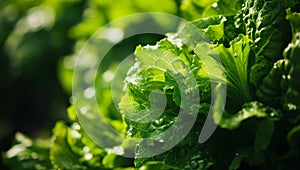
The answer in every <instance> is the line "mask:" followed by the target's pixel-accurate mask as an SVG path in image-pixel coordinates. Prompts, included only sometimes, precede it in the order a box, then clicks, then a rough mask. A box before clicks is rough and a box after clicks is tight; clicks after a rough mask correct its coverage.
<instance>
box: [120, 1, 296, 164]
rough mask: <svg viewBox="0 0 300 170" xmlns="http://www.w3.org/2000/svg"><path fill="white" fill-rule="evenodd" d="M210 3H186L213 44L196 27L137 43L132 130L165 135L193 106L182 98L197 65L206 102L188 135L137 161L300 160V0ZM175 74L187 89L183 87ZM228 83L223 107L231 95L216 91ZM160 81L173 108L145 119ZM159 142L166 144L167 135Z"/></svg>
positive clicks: (130, 96)
mask: <svg viewBox="0 0 300 170" xmlns="http://www.w3.org/2000/svg"><path fill="white" fill-rule="evenodd" d="M205 2H206V3H204V2H202V1H193V0H191V1H184V3H183V4H182V8H186V9H190V10H187V11H185V13H183V16H185V15H186V16H187V17H188V18H192V19H197V20H195V21H193V24H194V25H195V26H197V27H198V29H200V30H201V31H202V33H203V34H204V35H205V36H206V37H207V38H208V39H209V40H210V41H209V42H207V41H205V40H203V39H201V35H200V36H199V35H198V34H197V33H196V32H195V31H193V29H191V27H189V26H186V27H185V28H183V29H181V30H180V31H179V33H177V34H175V35H174V34H173V35H169V36H168V37H167V38H166V39H163V40H161V41H159V42H158V43H157V44H156V45H155V46H145V47H141V46H140V47H138V48H137V49H136V51H135V55H136V60H137V61H136V64H137V65H138V67H137V66H134V67H133V69H132V70H131V71H130V72H129V73H128V77H130V78H131V79H130V80H129V81H127V82H126V83H127V86H126V94H125V96H124V97H123V99H124V100H122V101H121V103H120V105H119V106H120V108H121V112H122V114H124V117H125V120H126V123H127V135H128V136H130V137H152V136H155V135H157V134H160V133H162V132H164V131H165V130H166V129H168V128H169V127H171V126H172V124H173V123H174V122H175V120H176V116H177V115H176V113H178V112H179V110H180V109H183V110H184V109H190V110H192V109H193V108H192V107H191V108H184V105H183V103H184V102H185V101H184V98H182V95H184V93H185V92H186V91H188V90H191V89H193V88H194V87H193V86H192V85H191V84H188V83H187V82H188V80H189V79H191V77H189V74H186V73H187V72H188V71H189V70H191V71H193V76H194V77H195V79H196V80H197V85H198V88H199V93H200V101H201V104H200V105H199V106H198V108H199V113H198V114H199V115H198V118H197V121H196V123H195V125H194V127H193V129H192V130H191V132H190V133H189V134H188V135H187V136H186V137H185V139H184V140H183V141H181V142H180V143H179V144H178V145H177V146H175V147H174V148H172V149H171V150H169V151H167V152H165V153H163V154H160V155H157V156H154V157H151V158H138V159H135V165H136V166H137V167H140V166H142V165H144V164H145V163H147V162H152V163H153V162H157V163H159V162H160V163H163V164H165V165H172V166H173V167H172V168H170V169H174V168H175V169H228V168H229V169H240V168H241V169H242V168H246V167H255V168H259V169H291V168H294V167H299V161H296V160H297V159H298V158H299V139H300V138H299V123H300V122H299V111H300V108H299V104H300V103H299V97H300V94H299V92H300V91H299V90H300V89H299V87H300V86H299V75H298V74H299V70H298V68H299V64H300V63H299V60H298V59H297V58H299V55H300V53H299V50H298V49H299V23H300V19H299V13H297V12H300V11H299V2H296V1H281V0H278V1H275V0H265V1H259V0H246V1H244V2H243V1H231V2H230V3H228V2H227V1H222V0H221V1H205ZM199 11H201V12H199ZM193 17H195V18H193ZM199 18H200V19H199ZM195 37H196V38H195ZM197 38H198V39H197ZM178 74H179V75H180V76H177V75H178ZM170 75H171V76H170ZM172 76H173V78H170V77H172ZM178 77H182V79H179V78H178ZM174 79H176V81H180V82H181V83H183V84H185V85H187V86H186V88H184V89H182V88H179V85H178V84H176V81H175V80H174ZM214 84H215V86H214ZM218 84H221V85H222V84H226V86H227V97H226V105H225V111H224V114H223V115H221V114H220V113H219V112H218V109H220V108H218V107H220V106H218V105H221V103H222V102H225V101H224V100H221V98H222V97H221V96H219V97H218V94H217V95H216V97H215V98H213V99H212V94H215V93H218V92H221V91H220V89H218ZM183 87H185V86H183ZM155 89H159V90H161V91H162V92H163V93H164V94H165V95H166V96H167V101H168V102H167V105H166V108H165V110H164V112H163V113H162V114H161V116H160V117H159V118H158V119H157V120H156V121H153V122H151V123H138V122H139V117H141V118H142V119H145V116H144V115H143V114H142V113H144V112H145V111H149V109H151V106H152V105H151V104H154V105H155V103H151V98H150V101H149V99H148V95H149V94H151V91H153V90H155ZM187 89H188V90H187ZM180 90H183V91H184V92H183V93H180ZM192 98H193V97H190V98H189V100H191V99H192ZM211 100H213V102H214V106H212V107H213V108H212V109H213V110H214V112H213V119H214V122H215V123H216V124H218V129H217V130H216V131H215V132H214V134H213V135H212V136H211V138H210V139H208V141H206V142H205V143H202V144H200V143H198V140H197V139H198V136H199V134H200V132H201V131H200V130H201V127H202V126H203V125H204V120H205V118H206V116H207V113H208V112H209V106H210V103H211ZM128 102H129V103H128ZM150 103H151V104H150ZM216 103H217V104H216ZM218 103H219V104H218ZM132 107H133V108H132ZM148 113H149V114H151V112H148ZM131 114H133V115H135V117H136V122H135V121H132V120H131V118H132V117H134V116H133V115H131ZM126 117H128V118H130V120H127V119H126ZM179 128H180V127H179ZM169 140H172V138H171V139H169ZM157 142H158V144H157V147H161V146H163V145H164V142H166V141H163V140H158V141H157ZM152 145H153V144H152V143H151V144H149V146H148V147H151V146H152ZM152 147H153V146H152ZM279 148H280V149H279ZM137 150H138V151H139V148H138V149H137ZM140 152H143V150H141V151H140ZM174 155H178V157H174ZM297 165H298V166H297Z"/></svg>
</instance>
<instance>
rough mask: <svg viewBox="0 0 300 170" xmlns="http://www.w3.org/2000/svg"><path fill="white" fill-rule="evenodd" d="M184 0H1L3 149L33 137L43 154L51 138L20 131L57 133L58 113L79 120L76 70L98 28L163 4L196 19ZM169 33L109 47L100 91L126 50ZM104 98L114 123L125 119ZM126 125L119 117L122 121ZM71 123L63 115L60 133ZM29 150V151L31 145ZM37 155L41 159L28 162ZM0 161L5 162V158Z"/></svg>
mask: <svg viewBox="0 0 300 170" xmlns="http://www.w3.org/2000/svg"><path fill="white" fill-rule="evenodd" d="M181 3H182V2H181V0H163V1H161V0H152V1H140V0H115V1H108V0H1V1H0V47H1V48H0V149H1V153H3V152H4V151H7V150H8V149H9V148H10V147H11V146H12V144H13V142H14V143H15V144H16V143H17V144H18V143H20V145H19V146H26V147H27V146H28V143H29V144H31V145H30V146H31V147H32V150H37V151H38V152H39V153H41V154H42V153H44V152H47V149H45V148H44V149H43V147H39V146H45V147H46V146H49V144H48V143H47V141H40V140H38V141H35V142H34V143H33V144H32V141H31V140H30V139H29V138H27V137H26V136H23V135H22V134H20V133H16V132H22V133H24V134H25V135H27V136H30V137H31V138H37V137H43V138H47V137H50V136H51V130H50V129H51V128H52V127H53V126H54V124H55V122H56V121H57V120H64V121H65V122H67V124H71V121H70V119H69V118H71V119H72V118H73V119H76V118H75V117H76V116H74V115H72V113H73V112H72V107H71V108H69V118H68V114H67V108H68V107H69V106H70V96H71V91H72V72H73V68H74V64H75V61H76V57H78V55H79V53H80V49H81V48H82V46H83V45H84V43H85V42H86V41H87V40H88V38H89V37H90V36H91V35H93V34H94V33H95V31H97V30H98V29H99V28H101V26H103V25H105V24H107V23H109V22H111V21H113V20H115V19H118V18H120V17H122V16H126V15H129V14H134V13H139V12H163V13H169V14H174V15H178V16H185V18H186V19H193V18H190V17H189V16H190V15H189V14H188V13H186V14H185V13H183V12H182V10H181V9H180V8H187V9H188V8H190V5H189V4H190V3H192V1H186V5H181ZM154 23H156V24H158V25H161V27H162V28H163V27H164V24H166V23H165V22H164V21H159V20H155V21H154ZM126 29H127V30H130V28H128V26H127V25H124V30H126ZM161 38H162V35H151V34H149V35H140V36H133V37H130V38H128V39H126V40H124V41H122V42H120V43H119V44H118V45H116V46H115V47H114V48H113V49H112V50H111V51H110V52H109V53H108V58H109V60H107V61H106V62H107V64H104V66H105V67H104V68H101V69H104V70H103V72H105V73H106V74H104V76H103V77H101V76H100V77H99V80H97V82H99V83H97V84H98V85H99V86H100V87H102V88H99V89H102V90H101V91H100V92H97V93H101V94H102V96H105V95H107V96H109V93H110V91H109V83H110V82H109V81H110V80H109V75H110V71H109V70H110V69H115V68H116V65H117V61H118V59H119V58H122V56H127V55H129V54H131V53H132V52H133V51H134V49H135V47H136V46H137V45H139V44H142V45H146V44H154V43H155V42H156V41H157V40H159V39H161ZM125 44H126V45H125ZM105 75H106V78H105ZM107 77H108V79H107ZM105 80H106V81H105ZM99 104H101V105H102V106H103V107H102V108H104V109H103V113H104V114H106V116H107V117H109V119H111V120H112V121H111V123H112V124H114V121H113V120H118V119H120V117H119V116H118V115H117V114H114V113H116V110H114V109H113V108H114V107H111V105H112V104H113V103H112V102H111V101H110V100H108V101H106V100H102V103H101V102H100V103H99ZM106 108H107V109H106ZM70 110H71V111H70ZM118 126H119V125H118V123H117V125H115V127H116V128H117V127H118ZM64 128H65V127H64V125H63V123H62V122H60V123H57V124H56V126H55V129H56V130H55V129H54V130H53V134H57V133H59V131H62V132H60V133H63V134H62V135H63V136H64V135H68V134H66V133H67V132H64V130H63V129H64ZM57 129H60V130H57ZM72 129H73V130H78V129H76V124H75V125H74V124H73V125H72ZM69 130H70V129H69ZM15 134H16V140H14V136H15ZM58 141H59V140H58ZM86 145H89V144H86ZM29 150H30V147H29ZM27 151H28V148H27ZM95 152H97V149H96V151H95ZM101 152H103V151H99V152H98V153H96V154H100V155H101ZM28 154H30V153H28ZM54 155H55V154H54ZM24 156H25V157H26V153H24ZM31 156H32V155H31ZM70 159H71V158H70ZM0 160H1V159H0ZM94 161H96V160H94ZM41 162H42V160H41ZM70 162H72V161H71V160H70ZM30 163H32V164H34V163H35V162H29V163H28V164H30ZM43 164H44V166H46V167H47V164H49V162H47V160H45V162H44V163H43ZM58 164H59V163H58ZM28 166H29V165H28ZM108 166H109V165H108ZM0 169H5V167H4V165H3V164H2V163H1V164H0Z"/></svg>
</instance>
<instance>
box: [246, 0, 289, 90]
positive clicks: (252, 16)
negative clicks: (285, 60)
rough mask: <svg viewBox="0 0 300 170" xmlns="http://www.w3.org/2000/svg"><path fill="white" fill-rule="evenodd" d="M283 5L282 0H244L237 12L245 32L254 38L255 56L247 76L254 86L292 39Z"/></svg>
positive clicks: (259, 82) (259, 81) (257, 84)
mask: <svg viewBox="0 0 300 170" xmlns="http://www.w3.org/2000/svg"><path fill="white" fill-rule="evenodd" d="M285 9H286V5H285V2H284V0H278V1H274V0H264V1H261V0H247V1H246V2H245V6H244V7H243V10H242V12H241V14H240V15H242V16H243V18H244V22H241V25H240V26H241V27H244V28H245V34H246V35H248V36H249V37H250V39H251V40H252V41H253V42H254V45H253V46H254V53H255V56H256V59H255V65H254V66H253V67H252V69H251V74H250V80H251V83H252V84H253V85H254V86H256V87H257V86H259V85H260V84H261V81H262V79H263V78H264V77H265V76H266V75H267V74H268V72H269V70H270V69H271V67H272V66H273V63H274V62H275V61H276V60H278V59H280V58H281V57H282V51H283V50H284V48H285V47H286V46H287V44H288V43H289V41H290V39H291V32H290V26H289V23H288V22H287V21H286V20H285V16H286V12H285ZM283 30H285V33H284V34H283V33H282V31H283ZM268 62H269V63H268Z"/></svg>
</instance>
